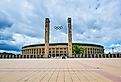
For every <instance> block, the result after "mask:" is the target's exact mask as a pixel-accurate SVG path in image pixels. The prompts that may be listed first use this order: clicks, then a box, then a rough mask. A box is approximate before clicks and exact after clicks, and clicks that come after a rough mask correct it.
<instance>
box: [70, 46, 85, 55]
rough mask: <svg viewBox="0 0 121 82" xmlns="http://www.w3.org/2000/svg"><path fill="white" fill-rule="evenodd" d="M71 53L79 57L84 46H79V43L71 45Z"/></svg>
mask: <svg viewBox="0 0 121 82" xmlns="http://www.w3.org/2000/svg"><path fill="white" fill-rule="evenodd" d="M72 53H73V55H74V56H76V55H78V57H79V56H80V55H82V54H83V53H84V48H82V47H80V46H79V45H73V46H72Z"/></svg>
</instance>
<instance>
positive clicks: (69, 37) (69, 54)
mask: <svg viewBox="0 0 121 82" xmlns="http://www.w3.org/2000/svg"><path fill="white" fill-rule="evenodd" d="M68 56H69V57H72V25H71V18H68Z"/></svg>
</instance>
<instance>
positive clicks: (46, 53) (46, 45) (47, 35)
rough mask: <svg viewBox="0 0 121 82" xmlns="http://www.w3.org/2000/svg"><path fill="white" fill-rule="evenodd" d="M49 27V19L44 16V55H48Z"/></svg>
mask: <svg viewBox="0 0 121 82" xmlns="http://www.w3.org/2000/svg"><path fill="white" fill-rule="evenodd" d="M49 27H50V20H49V18H45V54H44V57H46V58H47V57H48V54H49Z"/></svg>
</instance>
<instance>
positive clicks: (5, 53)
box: [0, 52, 20, 55]
mask: <svg viewBox="0 0 121 82" xmlns="http://www.w3.org/2000/svg"><path fill="white" fill-rule="evenodd" d="M0 55H20V54H13V53H8V52H0Z"/></svg>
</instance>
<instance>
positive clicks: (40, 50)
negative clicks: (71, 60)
mask: <svg viewBox="0 0 121 82" xmlns="http://www.w3.org/2000/svg"><path fill="white" fill-rule="evenodd" d="M57 28H59V26H57ZM49 31H50V20H49V18H45V44H35V45H28V46H24V47H22V55H25V56H28V55H35V56H39V57H43V58H48V57H62V56H66V57H73V53H72V46H73V45H79V46H80V47H81V48H84V53H83V54H99V53H100V54H103V53H104V47H103V46H101V45H97V44H86V43H72V22H71V18H70V17H69V18H68V43H49V34H50V33H49Z"/></svg>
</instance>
